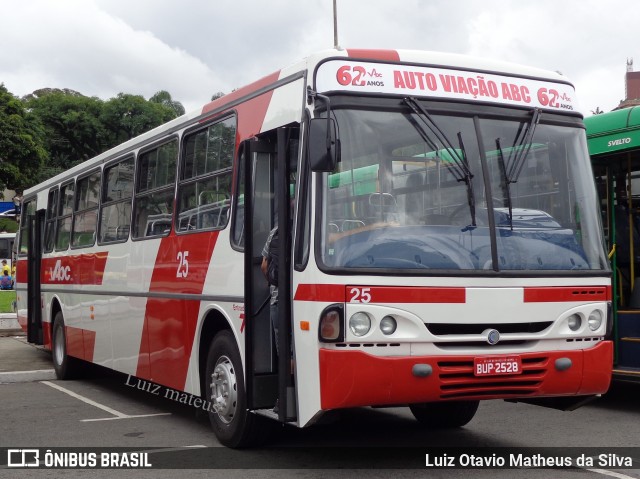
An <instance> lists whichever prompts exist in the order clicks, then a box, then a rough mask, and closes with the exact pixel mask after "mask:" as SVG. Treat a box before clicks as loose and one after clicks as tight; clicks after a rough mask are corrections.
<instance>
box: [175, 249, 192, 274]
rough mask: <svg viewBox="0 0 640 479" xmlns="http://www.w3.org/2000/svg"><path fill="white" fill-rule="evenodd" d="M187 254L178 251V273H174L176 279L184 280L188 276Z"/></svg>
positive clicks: (186, 252)
mask: <svg viewBox="0 0 640 479" xmlns="http://www.w3.org/2000/svg"><path fill="white" fill-rule="evenodd" d="M188 258H189V252H188V251H178V258H177V260H178V271H177V272H176V278H186V277H187V275H188V274H189V260H188Z"/></svg>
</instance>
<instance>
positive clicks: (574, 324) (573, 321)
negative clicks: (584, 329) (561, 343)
mask: <svg viewBox="0 0 640 479" xmlns="http://www.w3.org/2000/svg"><path fill="white" fill-rule="evenodd" d="M567 324H568V325H569V329H570V330H571V331H577V330H578V329H580V326H582V318H581V317H580V316H579V315H577V314H572V315H571V316H569V317H568V318H567Z"/></svg>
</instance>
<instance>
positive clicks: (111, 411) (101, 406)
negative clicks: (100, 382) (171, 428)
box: [40, 381, 171, 422]
mask: <svg viewBox="0 0 640 479" xmlns="http://www.w3.org/2000/svg"><path fill="white" fill-rule="evenodd" d="M40 383H41V384H46V385H47V386H49V387H52V388H53V389H57V390H58V391H61V392H63V393H65V394H68V395H69V396H71V397H74V398H76V399H79V400H80V401H82V402H84V403H86V404H90V405H91V406H94V407H97V408H98V409H102V410H103V411H106V412H108V413H109V414H113V415H114V416H116V417H107V418H100V419H81V421H82V422H91V421H112V420H114V419H133V418H138V417H151V416H170V415H171V413H170V412H162V413H157V414H137V415H132V416H130V415H128V414H125V413H123V412H120V411H116V410H115V409H113V408H110V407H109V406H105V405H104V404H100V403H99V402H96V401H94V400H92V399H89V398H87V397H84V396H81V395H80V394H78V393H74V392H73V391H70V390H69V389H67V388H63V387H62V386H59V385H57V384H54V383H52V382H49V381H40Z"/></svg>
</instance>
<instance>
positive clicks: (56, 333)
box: [51, 311, 81, 380]
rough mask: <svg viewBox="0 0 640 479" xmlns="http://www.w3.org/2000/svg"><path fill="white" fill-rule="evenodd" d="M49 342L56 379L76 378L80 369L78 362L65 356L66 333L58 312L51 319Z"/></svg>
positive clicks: (62, 318)
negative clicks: (51, 328) (50, 342)
mask: <svg viewBox="0 0 640 479" xmlns="http://www.w3.org/2000/svg"><path fill="white" fill-rule="evenodd" d="M51 341H52V344H51V353H52V354H51V356H52V358H53V369H54V370H55V372H56V377H57V378H58V379H63V380H66V379H74V378H76V377H78V376H79V374H80V369H81V365H80V360H79V359H76V358H73V357H71V356H69V355H68V354H67V333H66V330H65V328H64V317H63V316H62V311H58V312H57V313H56V315H55V318H54V319H53V330H52V334H51Z"/></svg>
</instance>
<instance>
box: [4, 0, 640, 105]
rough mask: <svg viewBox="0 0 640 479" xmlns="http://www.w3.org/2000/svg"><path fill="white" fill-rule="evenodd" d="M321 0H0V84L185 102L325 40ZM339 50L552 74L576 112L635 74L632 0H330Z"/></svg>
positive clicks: (636, 13)
mask: <svg viewBox="0 0 640 479" xmlns="http://www.w3.org/2000/svg"><path fill="white" fill-rule="evenodd" d="M332 11H333V0H206V1H205V0H0V12H2V14H1V16H0V83H4V85H5V87H6V88H7V89H8V90H9V91H10V92H11V93H13V94H14V95H17V96H23V95H26V94H29V93H31V92H33V91H34V90H37V89H40V88H69V89H72V90H76V91H78V92H80V93H82V94H84V95H87V96H97V97H99V98H102V99H103V100H107V99H109V98H112V97H115V96H116V95H117V94H118V93H120V92H123V93H130V94H139V95H142V96H144V97H145V98H147V99H148V98H149V97H151V96H152V95H153V94H154V93H156V92H158V91H160V90H166V91H168V92H169V93H170V94H171V96H172V97H173V99H174V100H177V101H180V102H181V103H182V104H183V105H184V106H185V108H186V110H187V111H192V110H197V109H200V108H201V107H202V106H203V105H204V104H205V103H207V102H208V101H209V100H210V99H211V96H212V95H213V94H215V93H217V92H223V93H229V92H231V91H232V90H233V89H235V88H238V87H241V86H243V85H245V84H247V83H251V82H252V81H254V80H257V79H258V78H261V77H263V76H265V75H267V74H270V73H272V72H274V71H277V70H279V69H281V68H283V67H286V66H288V65H290V64H292V63H295V62H297V61H298V60H301V59H302V58H304V57H306V56H308V55H309V54H310V53H312V52H314V51H317V50H324V49H326V48H331V47H332V46H333V44H334V38H333V14H332ZM337 15H338V43H339V45H340V46H342V47H345V48H385V49H387V48H388V49H396V48H397V49H417V50H432V51H442V52H451V53H463V54H470V55H475V56H481V57H487V58H493V59H498V60H506V61H511V62H515V63H520V64H526V65H530V66H534V67H538V68H544V69H547V70H555V71H560V72H561V73H563V74H564V75H566V76H567V77H568V78H569V79H570V80H571V81H572V82H573V84H574V85H575V87H576V94H577V96H578V100H579V103H580V105H581V107H582V112H583V114H584V115H585V116H590V115H591V114H592V111H594V110H596V108H599V109H600V110H603V111H610V110H611V109H613V108H615V107H616V106H617V105H618V104H619V102H620V101H621V100H622V99H623V98H624V96H625V85H624V78H625V73H626V68H627V66H626V65H627V60H628V59H633V60H634V61H635V70H637V71H640V41H639V39H640V38H639V37H640V28H638V22H639V21H640V20H639V19H640V2H639V1H638V0H607V1H606V2H605V1H602V0H597V1H596V0H398V1H389V0H337Z"/></svg>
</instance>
